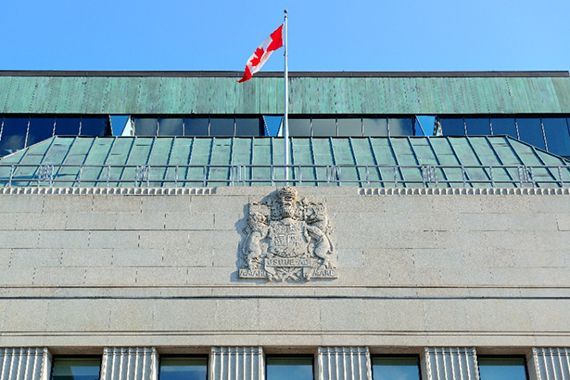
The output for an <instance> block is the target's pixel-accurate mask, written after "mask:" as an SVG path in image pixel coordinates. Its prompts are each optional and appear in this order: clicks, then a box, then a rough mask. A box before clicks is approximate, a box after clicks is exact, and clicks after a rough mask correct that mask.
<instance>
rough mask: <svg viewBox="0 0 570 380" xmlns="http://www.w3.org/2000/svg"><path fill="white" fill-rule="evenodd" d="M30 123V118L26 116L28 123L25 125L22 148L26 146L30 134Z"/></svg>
mask: <svg viewBox="0 0 570 380" xmlns="http://www.w3.org/2000/svg"><path fill="white" fill-rule="evenodd" d="M30 124H32V118H31V117H28V125H27V126H26V137H25V138H24V148H27V147H28V139H29V136H30Z"/></svg>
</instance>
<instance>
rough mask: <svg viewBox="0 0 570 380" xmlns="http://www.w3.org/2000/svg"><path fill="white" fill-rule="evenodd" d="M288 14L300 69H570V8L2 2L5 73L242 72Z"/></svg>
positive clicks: (551, 1)
mask: <svg viewBox="0 0 570 380" xmlns="http://www.w3.org/2000/svg"><path fill="white" fill-rule="evenodd" d="M284 8H288V9H289V13H290V23H289V29H290V30H289V41H290V69H291V70H319V71H322V70H347V71H348V70H378V71H383V70H386V71H390V70H568V69H570V0H352V1H350V0H328V1H327V0H248V1H244V0H136V1H135V0H2V1H1V3H0V20H1V22H0V27H1V29H2V38H1V41H2V55H1V60H0V62H1V63H0V69H4V70H7V69H49V70H52V69H53V70H242V69H243V66H244V64H245V62H246V60H247V58H248V57H249V55H250V54H251V53H252V52H253V49H254V48H255V47H256V46H257V45H258V44H259V43H261V42H262V41H263V39H264V38H265V37H266V36H267V35H268V34H269V33H270V32H271V31H272V30H273V29H274V28H275V27H276V26H277V25H278V24H279V23H280V22H281V20H282V10H283V9H284ZM266 69H267V70H281V69H282V59H281V57H280V55H279V56H274V57H272V59H271V61H270V62H269V63H268V64H267V65H266Z"/></svg>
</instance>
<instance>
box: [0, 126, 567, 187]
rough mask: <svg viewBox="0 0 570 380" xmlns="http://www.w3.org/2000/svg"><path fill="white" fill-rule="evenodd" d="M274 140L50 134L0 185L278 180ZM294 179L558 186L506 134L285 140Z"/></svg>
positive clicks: (550, 160) (559, 176)
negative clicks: (50, 136) (504, 135)
mask: <svg viewBox="0 0 570 380" xmlns="http://www.w3.org/2000/svg"><path fill="white" fill-rule="evenodd" d="M283 151H284V150H283V140H282V139H281V138H271V137H265V138H206V137H205V138H191V137H182V138H174V137H115V138H112V137H95V138H92V137H53V138H51V139H49V140H45V141H43V142H40V143H38V144H35V145H32V146H30V147H29V148H26V149H23V150H21V151H18V152H16V153H14V154H12V155H9V156H5V157H4V158H2V159H0V186H36V185H39V186H58V187H60V186H75V187H77V186H82V187H86V186H87V187H92V186H125V187H131V186H153V187H175V186H177V187H179V186H191V187H196V186H199V187H201V186H227V185H246V186H248V185H271V184H277V185H278V184H280V183H283V177H284V170H283V168H280V167H279V165H282V163H283ZM291 157H292V164H293V165H294V166H295V167H294V168H293V169H291V179H292V180H294V183H295V184H297V185H312V186H314V185H329V186H330V185H352V186H375V187H518V186H539V187H562V186H568V185H570V166H568V165H567V164H568V163H567V162H566V161H564V160H563V159H561V158H559V157H557V156H554V155H552V154H549V153H546V152H543V151H540V150H537V149H536V148H533V147H532V146H530V145H527V144H525V143H522V142H520V141H518V140H513V139H511V138H508V137H500V136H494V137H432V138H427V137H389V138H388V137H369V138H366V137H359V138H341V137H331V138H292V139H291Z"/></svg>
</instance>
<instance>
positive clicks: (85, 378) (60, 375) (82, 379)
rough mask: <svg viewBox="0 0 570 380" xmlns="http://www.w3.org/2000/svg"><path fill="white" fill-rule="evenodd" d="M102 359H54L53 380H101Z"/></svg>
mask: <svg viewBox="0 0 570 380" xmlns="http://www.w3.org/2000/svg"><path fill="white" fill-rule="evenodd" d="M100 365H101V359H100V358H79V357H77V358H57V357H56V358H54V360H53V369H52V376H51V378H52V380H99V367H100Z"/></svg>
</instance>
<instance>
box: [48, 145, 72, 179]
mask: <svg viewBox="0 0 570 380" xmlns="http://www.w3.org/2000/svg"><path fill="white" fill-rule="evenodd" d="M77 139H78V136H74V137H73V141H72V142H71V144H70V145H69V147H68V148H67V152H65V155H64V156H63V160H61V165H59V167H58V168H57V171H56V172H55V173H53V176H54V178H55V177H57V175H58V174H59V171H60V170H61V168H62V166H64V165H65V160H67V156H69V152H71V147H72V146H73V145H74V144H75V142H76V141H77ZM44 157H45V156H44Z"/></svg>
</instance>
